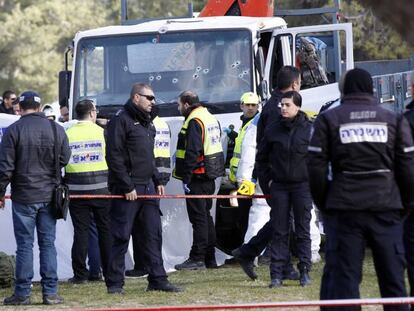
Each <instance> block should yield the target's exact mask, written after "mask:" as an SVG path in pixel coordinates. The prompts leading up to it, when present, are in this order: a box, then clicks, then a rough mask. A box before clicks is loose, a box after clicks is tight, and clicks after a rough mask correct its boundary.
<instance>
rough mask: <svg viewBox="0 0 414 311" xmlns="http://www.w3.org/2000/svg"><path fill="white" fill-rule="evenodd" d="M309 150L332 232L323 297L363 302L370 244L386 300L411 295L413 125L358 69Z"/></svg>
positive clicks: (318, 124)
mask: <svg viewBox="0 0 414 311" xmlns="http://www.w3.org/2000/svg"><path fill="white" fill-rule="evenodd" d="M308 150H309V165H308V169H309V178H310V186H311V192H312V196H313V199H314V202H315V203H316V205H317V206H318V207H319V209H320V210H321V211H322V212H323V221H324V225H325V229H326V256H325V262H326V263H325V268H324V274H323V277H322V284H321V293H320V295H321V299H348V298H359V283H360V282H361V279H362V263H363V259H364V253H365V247H366V245H369V246H370V247H371V249H372V255H373V259H374V264H375V269H376V272H377V276H378V282H379V287H380V292H381V296H382V297H404V296H406V289H405V284H404V268H405V258H404V246H403V239H402V233H403V226H402V214H403V213H404V212H405V210H409V209H410V208H411V206H410V205H412V202H413V201H414V200H413V199H414V198H413V194H414V193H413V192H412V189H413V187H414V146H413V139H412V136H411V132H410V127H409V125H408V122H407V120H406V119H405V118H404V117H403V116H399V115H397V114H395V113H393V112H391V111H389V110H386V109H384V108H382V107H381V106H380V105H379V104H378V100H377V99H376V98H375V97H374V96H373V82H372V78H371V76H370V74H369V73H368V72H366V71H364V70H362V69H353V70H351V71H349V72H347V74H346V77H345V83H344V96H343V98H342V102H341V105H339V106H338V107H336V108H332V109H329V110H327V111H326V112H324V113H322V114H321V115H319V117H318V118H317V120H316V121H315V125H314V133H313V136H312V139H311V142H310V145H309V148H308ZM329 164H331V168H332V171H331V173H330V174H328V171H329ZM321 309H323V310H360V307H359V306H358V307H325V308H321ZM384 309H385V310H408V307H407V306H406V305H390V306H385V307H384Z"/></svg>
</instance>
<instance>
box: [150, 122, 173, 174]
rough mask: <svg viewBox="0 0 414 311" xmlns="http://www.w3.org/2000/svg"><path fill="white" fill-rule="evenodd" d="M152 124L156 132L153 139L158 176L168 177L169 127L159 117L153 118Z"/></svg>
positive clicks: (169, 170) (169, 161)
mask: <svg viewBox="0 0 414 311" xmlns="http://www.w3.org/2000/svg"><path fill="white" fill-rule="evenodd" d="M152 123H153V124H154V126H155V130H156V134H155V138H154V157H155V166H156V167H157V169H158V172H159V173H160V174H163V175H164V174H167V175H168V177H169V176H170V174H171V160H170V159H171V154H170V142H171V131H170V127H169V126H168V124H167V123H166V122H165V121H164V120H162V119H161V118H159V117H155V119H154V120H153V121H152Z"/></svg>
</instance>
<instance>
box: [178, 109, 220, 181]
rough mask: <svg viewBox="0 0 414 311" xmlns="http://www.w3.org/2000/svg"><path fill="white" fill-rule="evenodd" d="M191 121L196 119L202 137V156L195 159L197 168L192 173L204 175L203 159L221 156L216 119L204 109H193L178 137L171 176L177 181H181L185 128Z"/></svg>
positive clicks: (218, 127) (218, 128)
mask: <svg viewBox="0 0 414 311" xmlns="http://www.w3.org/2000/svg"><path fill="white" fill-rule="evenodd" d="M192 119H196V120H197V121H198V122H199V123H200V125H201V127H202V137H203V154H202V155H200V156H199V157H198V158H197V167H196V168H195V169H194V170H193V173H194V174H205V173H206V169H205V167H204V159H205V158H206V157H211V158H214V156H216V155H222V153H223V148H222V145H221V131H220V125H219V123H218V121H217V119H216V118H215V117H214V116H213V115H212V114H211V113H210V112H208V110H207V109H206V108H205V107H198V108H196V109H194V110H193V111H191V113H190V115H189V116H188V117H187V119H186V120H185V122H184V125H183V127H182V128H181V131H180V133H179V135H178V142H177V152H176V163H175V168H174V171H173V176H174V177H175V178H178V179H181V178H182V174H183V172H182V169H183V163H184V159H185V147H186V141H187V128H188V124H189V123H190V121H191V120H192ZM213 161H214V160H213Z"/></svg>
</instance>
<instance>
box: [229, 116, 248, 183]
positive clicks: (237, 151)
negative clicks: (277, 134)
mask: <svg viewBox="0 0 414 311" xmlns="http://www.w3.org/2000/svg"><path fill="white" fill-rule="evenodd" d="M252 121H253V118H252V119H251V120H250V121H249V122H246V124H245V125H244V126H242V127H241V128H240V130H239V134H238V135H237V137H236V142H235V145H234V151H233V157H232V158H231V159H230V174H229V179H230V181H231V182H233V183H235V182H236V181H237V179H236V174H237V168H238V167H239V162H240V158H241V146H242V143H243V139H244V135H246V129H247V127H248V126H249V125H250V123H252Z"/></svg>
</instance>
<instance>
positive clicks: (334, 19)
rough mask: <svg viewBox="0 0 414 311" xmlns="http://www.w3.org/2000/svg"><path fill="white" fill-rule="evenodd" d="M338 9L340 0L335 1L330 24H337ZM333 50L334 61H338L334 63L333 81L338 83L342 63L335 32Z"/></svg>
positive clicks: (337, 35)
mask: <svg viewBox="0 0 414 311" xmlns="http://www.w3.org/2000/svg"><path fill="white" fill-rule="evenodd" d="M339 8H340V0H335V9H336V12H335V13H332V24H338V14H339ZM333 49H334V55H335V59H337V60H338V61H337V62H335V81H339V78H340V77H341V75H342V62H341V41H340V36H339V32H338V31H335V32H334V33H333Z"/></svg>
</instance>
